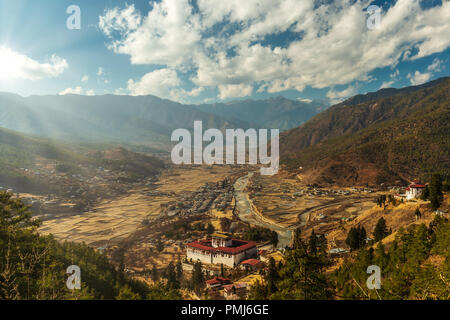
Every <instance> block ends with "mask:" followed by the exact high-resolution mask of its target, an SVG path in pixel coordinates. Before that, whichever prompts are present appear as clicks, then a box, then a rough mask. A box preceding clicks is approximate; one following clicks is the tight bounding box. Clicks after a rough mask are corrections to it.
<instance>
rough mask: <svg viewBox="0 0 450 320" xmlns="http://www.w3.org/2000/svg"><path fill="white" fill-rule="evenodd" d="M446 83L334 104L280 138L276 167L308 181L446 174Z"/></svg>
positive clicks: (449, 109) (449, 145) (449, 89)
mask: <svg viewBox="0 0 450 320" xmlns="http://www.w3.org/2000/svg"><path fill="white" fill-rule="evenodd" d="M449 93H450V80H449V79H445V80H442V81H439V82H438V83H437V84H436V85H434V86H432V87H426V88H424V89H420V90H418V91H414V92H412V93H408V94H406V95H395V96H391V97H388V98H382V99H379V100H374V101H370V102H366V103H362V104H357V105H352V106H347V105H338V106H335V107H333V108H331V109H330V110H327V111H325V112H323V113H322V114H320V115H318V116H317V117H315V118H314V119H312V120H311V121H309V122H308V123H306V124H305V125H304V126H301V127H299V128H297V129H294V130H291V131H289V132H287V133H286V134H285V135H282V137H281V141H280V146H281V152H282V155H283V157H282V162H284V164H286V165H287V166H288V167H289V168H291V169H292V170H296V169H297V168H298V167H303V170H304V171H303V172H304V174H305V176H306V178H308V177H309V181H316V182H321V183H337V184H341V185H354V184H380V183H383V182H389V183H399V182H401V181H408V180H413V179H423V178H425V177H429V176H430V174H431V173H432V172H434V171H437V172H441V173H442V174H443V175H444V176H447V175H448V174H449V173H450V171H449V169H450V142H449V139H448V137H449V135H450V126H449V125H448V124H449V123H450V102H449V101H450V99H449Z"/></svg>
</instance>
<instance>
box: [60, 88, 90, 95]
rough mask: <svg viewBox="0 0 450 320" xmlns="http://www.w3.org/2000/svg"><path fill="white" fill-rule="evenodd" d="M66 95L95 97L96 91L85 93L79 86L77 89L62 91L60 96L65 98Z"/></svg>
mask: <svg viewBox="0 0 450 320" xmlns="http://www.w3.org/2000/svg"><path fill="white" fill-rule="evenodd" d="M66 94H78V95H81V94H85V95H87V96H95V91H94V90H86V91H84V90H83V88H82V87H80V86H78V87H75V88H67V89H64V90H63V91H61V92H60V93H59V95H60V96H64V95H66Z"/></svg>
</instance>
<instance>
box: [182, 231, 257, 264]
mask: <svg viewBox="0 0 450 320" xmlns="http://www.w3.org/2000/svg"><path fill="white" fill-rule="evenodd" d="M186 254H187V259H192V260H193V261H197V260H198V261H200V262H202V263H206V264H223V265H225V266H228V267H230V268H234V267H236V266H237V265H239V263H240V262H241V261H242V260H245V259H249V258H252V257H255V256H256V255H257V249H256V243H255V242H252V241H244V240H237V239H232V238H230V237H229V236H228V235H225V234H222V233H214V234H213V235H212V236H211V239H205V240H199V241H194V242H191V243H188V244H186Z"/></svg>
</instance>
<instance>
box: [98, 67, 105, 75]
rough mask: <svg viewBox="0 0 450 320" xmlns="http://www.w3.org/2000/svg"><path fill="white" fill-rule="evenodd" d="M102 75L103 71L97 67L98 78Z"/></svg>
mask: <svg viewBox="0 0 450 320" xmlns="http://www.w3.org/2000/svg"><path fill="white" fill-rule="evenodd" d="M104 74H105V71H104V70H103V68H102V67H99V68H98V70H97V75H98V76H99V77H100V76H102V75H104Z"/></svg>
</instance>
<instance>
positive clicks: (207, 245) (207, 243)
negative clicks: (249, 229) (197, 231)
mask: <svg viewBox="0 0 450 320" xmlns="http://www.w3.org/2000/svg"><path fill="white" fill-rule="evenodd" d="M232 240H233V245H234V246H233V247H217V248H213V247H212V245H211V239H208V240H200V241H194V242H191V243H187V244H186V246H188V247H191V248H194V249H200V250H204V251H211V252H224V253H229V254H238V253H241V252H243V251H246V250H248V249H251V248H254V247H256V242H252V241H244V240H237V239H232Z"/></svg>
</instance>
